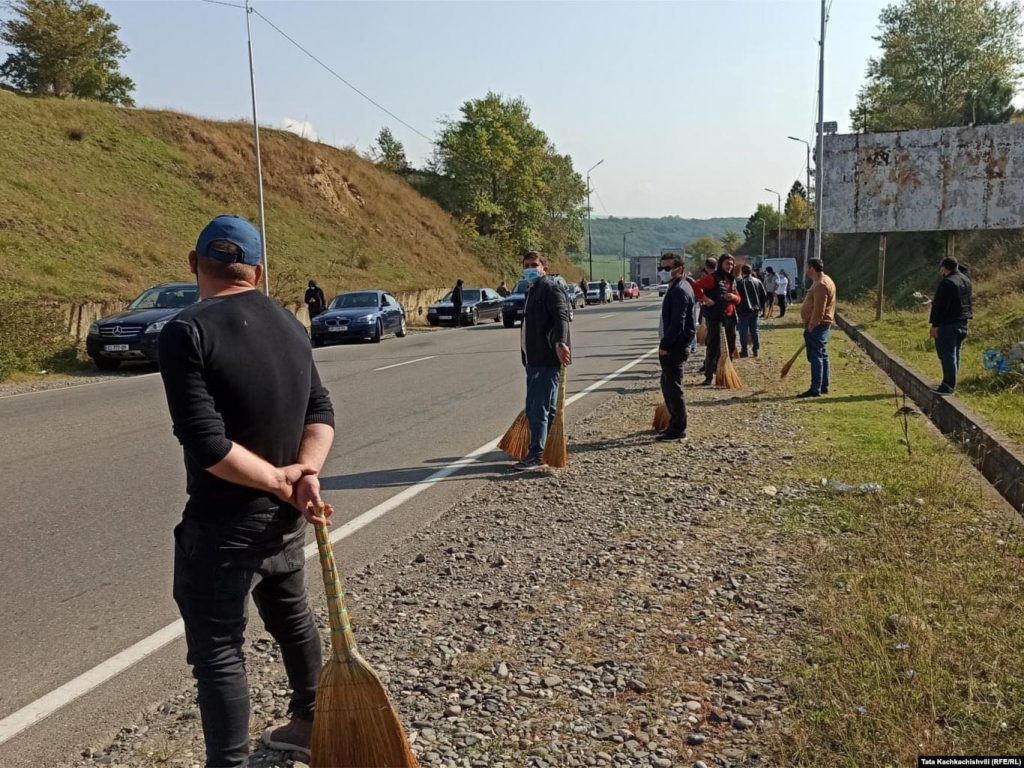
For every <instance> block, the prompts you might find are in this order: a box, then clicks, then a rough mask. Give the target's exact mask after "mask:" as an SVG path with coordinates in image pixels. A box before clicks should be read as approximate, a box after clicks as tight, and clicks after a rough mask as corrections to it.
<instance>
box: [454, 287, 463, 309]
mask: <svg viewBox="0 0 1024 768" xmlns="http://www.w3.org/2000/svg"><path fill="white" fill-rule="evenodd" d="M452 304H459V305H461V304H462V286H461V285H456V286H455V287H454V288H452Z"/></svg>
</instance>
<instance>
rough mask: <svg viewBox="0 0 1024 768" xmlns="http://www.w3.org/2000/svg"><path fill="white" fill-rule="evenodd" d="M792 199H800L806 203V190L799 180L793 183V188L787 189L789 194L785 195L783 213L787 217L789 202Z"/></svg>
mask: <svg viewBox="0 0 1024 768" xmlns="http://www.w3.org/2000/svg"><path fill="white" fill-rule="evenodd" d="M794 197H802V198H803V199H804V202H805V203H806V202H807V189H806V188H805V187H804V185H803V183H801V181H800V179H797V180H796V181H794V182H793V186H792V187H790V188H789V194H788V195H786V207H785V208H783V212H784V213H785V214H787V215H788V214H789V205H790V201H791V200H792V199H793V198H794Z"/></svg>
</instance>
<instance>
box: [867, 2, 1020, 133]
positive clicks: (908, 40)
mask: <svg viewBox="0 0 1024 768" xmlns="http://www.w3.org/2000/svg"><path fill="white" fill-rule="evenodd" d="M875 40H877V41H878V43H879V45H880V46H881V48H882V55H881V56H880V57H879V58H877V59H870V60H869V61H868V69H867V78H868V80H867V83H866V84H865V85H864V86H863V87H862V88H861V90H860V93H859V94H858V96H857V106H856V108H855V109H853V110H852V111H851V112H850V117H851V119H852V121H853V125H854V128H855V129H866V130H872V131H891V130H905V129H909V128H942V127H946V126H951V125H960V124H961V123H962V122H963V119H964V112H965V105H966V106H968V107H969V106H970V105H971V103H972V102H976V101H978V95H979V94H983V93H987V94H988V95H989V96H990V97H993V96H996V95H998V94H999V93H1003V92H1004V90H1003V89H1005V88H1006V87H1009V89H1010V94H1011V95H1012V93H1013V91H1014V90H1015V89H1016V86H1017V84H1018V82H1019V80H1020V70H1021V66H1022V65H1024V50H1022V45H1021V8H1020V6H1019V4H1018V3H1017V2H1015V1H1014V0H901V1H900V2H899V3H897V4H894V5H890V6H888V7H887V8H885V9H884V10H883V11H882V14H881V16H880V18H879V34H878V35H877V36H876V37H875ZM993 84H994V85H993ZM1005 106H1006V105H1005V104H1004V105H1003V108H1004V109H1005ZM986 114H987V115H991V114H996V115H998V114H1001V112H1000V109H999V108H998V105H996V106H995V107H994V108H993V109H992V110H991V111H989V112H987V113H986ZM1008 116H1009V115H1007V117H1008Z"/></svg>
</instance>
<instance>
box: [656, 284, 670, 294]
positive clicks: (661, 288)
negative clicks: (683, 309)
mask: <svg viewBox="0 0 1024 768" xmlns="http://www.w3.org/2000/svg"><path fill="white" fill-rule="evenodd" d="M666 293H668V283H661V284H660V285H658V295H659V296H664V295H665V294H666Z"/></svg>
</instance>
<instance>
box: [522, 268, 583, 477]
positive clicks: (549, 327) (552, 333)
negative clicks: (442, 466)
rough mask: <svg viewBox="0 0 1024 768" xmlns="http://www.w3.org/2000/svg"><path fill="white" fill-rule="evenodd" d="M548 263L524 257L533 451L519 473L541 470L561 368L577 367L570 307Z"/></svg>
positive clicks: (525, 341) (525, 340)
mask: <svg viewBox="0 0 1024 768" xmlns="http://www.w3.org/2000/svg"><path fill="white" fill-rule="evenodd" d="M547 271H548V262H547V259H546V258H545V257H544V254H542V253H541V252H540V251H529V252H528V253H527V254H526V255H525V256H524V257H523V279H524V280H526V281H527V282H528V283H529V284H530V288H529V290H528V291H527V292H526V306H525V307H524V308H523V325H522V328H521V329H520V331H519V346H520V349H521V352H522V358H523V365H525V366H526V418H527V419H528V420H529V422H530V450H529V453H528V454H527V455H526V458H525V459H523V460H522V461H520V462H519V463H518V464H516V465H515V466H514V467H513V469H515V470H516V471H517V472H527V471H530V470H533V469H541V468H542V467H543V466H544V460H543V458H542V456H541V454H543V452H544V442H545V441H546V440H547V437H548V425H549V424H550V423H551V420H552V418H554V415H555V407H556V405H557V399H558V383H559V381H560V379H561V374H562V367H563V366H566V365H569V363H570V362H572V352H571V351H570V341H569V302H568V301H567V300H566V298H565V291H563V290H562V289H561V287H559V285H558V284H557V283H555V282H552V281H551V280H549V279H548V278H547Z"/></svg>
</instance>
